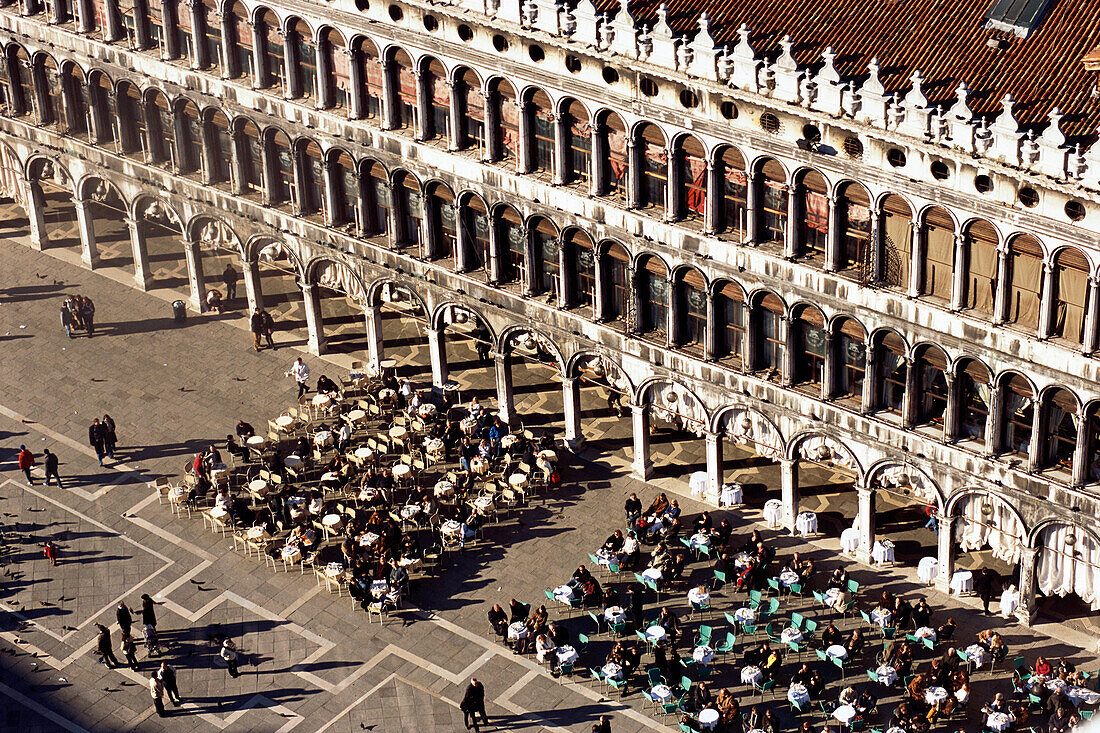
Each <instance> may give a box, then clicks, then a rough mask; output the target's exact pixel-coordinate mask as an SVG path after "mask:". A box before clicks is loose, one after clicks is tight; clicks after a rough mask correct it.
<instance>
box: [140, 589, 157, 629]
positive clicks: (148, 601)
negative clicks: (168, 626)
mask: <svg viewBox="0 0 1100 733" xmlns="http://www.w3.org/2000/svg"><path fill="white" fill-rule="evenodd" d="M155 605H156V603H154V602H153V599H152V598H150V597H149V594H148V593H142V594H141V623H143V624H146V625H148V626H152V627H153V628H154V629H155V628H156V627H157V612H156V610H155V609H154V608H153V607H154V606H155Z"/></svg>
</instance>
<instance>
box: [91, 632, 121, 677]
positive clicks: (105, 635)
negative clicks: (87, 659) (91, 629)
mask: <svg viewBox="0 0 1100 733" xmlns="http://www.w3.org/2000/svg"><path fill="white" fill-rule="evenodd" d="M95 626H96V628H97V629H99V638H98V639H97V640H96V648H97V649H98V650H99V654H100V656H102V657H103V663H104V664H106V665H107V666H108V667H110V668H112V669H114V668H115V667H117V666H118V659H117V658H116V657H115V652H114V650H113V649H111V630H110V629H108V628H107V627H106V626H104V625H103V624H96V625H95Z"/></svg>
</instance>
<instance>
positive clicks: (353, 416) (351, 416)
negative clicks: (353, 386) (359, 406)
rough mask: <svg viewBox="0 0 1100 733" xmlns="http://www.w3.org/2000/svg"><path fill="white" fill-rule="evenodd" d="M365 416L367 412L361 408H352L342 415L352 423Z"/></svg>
mask: <svg viewBox="0 0 1100 733" xmlns="http://www.w3.org/2000/svg"><path fill="white" fill-rule="evenodd" d="M366 416H367V413H366V412H364V411H363V410H352V411H351V412H349V413H348V414H347V415H345V416H344V417H345V418H346V419H347V421H348V422H352V423H354V422H359V421H360V420H362V419H363V418H364V417H366Z"/></svg>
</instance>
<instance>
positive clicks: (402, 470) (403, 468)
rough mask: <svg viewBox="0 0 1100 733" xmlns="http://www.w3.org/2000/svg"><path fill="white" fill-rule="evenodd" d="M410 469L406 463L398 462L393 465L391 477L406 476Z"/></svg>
mask: <svg viewBox="0 0 1100 733" xmlns="http://www.w3.org/2000/svg"><path fill="white" fill-rule="evenodd" d="M410 470H412V469H410V468H409V466H408V464H405V463H398V464H397V465H396V466H394V467H393V472H392V473H393V477H394V478H401V477H402V476H407V475H408V474H409V471H410Z"/></svg>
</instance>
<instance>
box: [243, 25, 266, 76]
mask: <svg viewBox="0 0 1100 733" xmlns="http://www.w3.org/2000/svg"><path fill="white" fill-rule="evenodd" d="M246 22H247V23H248V27H249V28H251V29H252V53H251V54H250V55H249V58H250V59H251V61H252V69H251V70H250V72H249V73H250V74H251V76H252V88H253V89H263V88H264V87H266V86H267V85H268V84H270V83H271V82H270V81H269V78H270V77H269V76H268V73H267V63H266V62H264V63H261V61H260V59H261V58H263V59H266V58H267V54H265V53H263V49H264V48H265V47H266V44H267V39H266V38H265V35H266V34H265V33H264V32H263V28H262V26H263V24H262V23H254V22H252V21H251V20H248V21H246Z"/></svg>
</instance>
